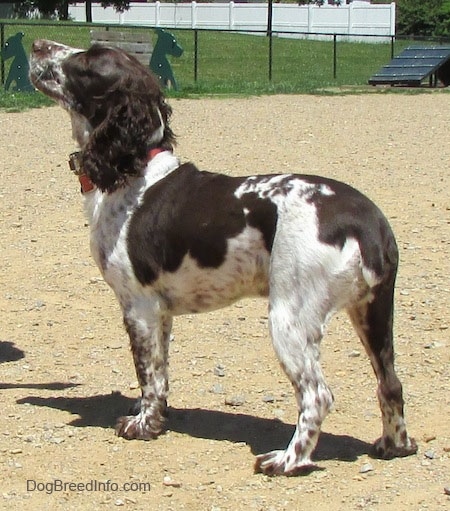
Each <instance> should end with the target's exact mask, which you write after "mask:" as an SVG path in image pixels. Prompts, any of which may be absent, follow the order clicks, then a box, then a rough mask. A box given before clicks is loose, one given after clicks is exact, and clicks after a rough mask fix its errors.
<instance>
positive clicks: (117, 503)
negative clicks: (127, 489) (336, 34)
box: [114, 499, 125, 506]
mask: <svg viewBox="0 0 450 511" xmlns="http://www.w3.org/2000/svg"><path fill="white" fill-rule="evenodd" d="M114 505H115V506H124V505H125V501H124V500H122V499H117V500H116V501H115V502H114Z"/></svg>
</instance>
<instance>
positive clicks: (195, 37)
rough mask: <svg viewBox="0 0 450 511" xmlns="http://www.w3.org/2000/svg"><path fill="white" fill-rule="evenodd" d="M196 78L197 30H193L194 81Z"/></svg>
mask: <svg viewBox="0 0 450 511" xmlns="http://www.w3.org/2000/svg"><path fill="white" fill-rule="evenodd" d="M197 78H198V30H197V29H195V30H194V82H195V83H197Z"/></svg>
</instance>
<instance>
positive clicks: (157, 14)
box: [155, 2, 161, 27]
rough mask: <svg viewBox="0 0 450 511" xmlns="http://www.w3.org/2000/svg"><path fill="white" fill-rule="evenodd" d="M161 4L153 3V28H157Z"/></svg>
mask: <svg viewBox="0 0 450 511" xmlns="http://www.w3.org/2000/svg"><path fill="white" fill-rule="evenodd" d="M160 9H161V2H155V27H159V20H160V15H161V13H160Z"/></svg>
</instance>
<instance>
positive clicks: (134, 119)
mask: <svg viewBox="0 0 450 511" xmlns="http://www.w3.org/2000/svg"><path fill="white" fill-rule="evenodd" d="M30 73H31V80H32V82H33V84H34V85H35V86H36V88H38V89H39V90H41V91H42V92H44V93H45V94H47V95H48V96H50V97H51V98H53V99H54V100H55V101H57V102H58V103H59V104H61V105H62V106H63V107H64V108H65V109H66V110H67V111H68V112H69V114H70V116H71V120H72V129H73V135H74V138H75V139H76V141H77V142H78V144H79V146H80V149H81V152H80V162H79V165H75V168H76V169H78V173H79V174H80V181H81V184H82V191H83V195H84V202H85V209H86V214H87V216H88V219H89V223H90V228H91V250H92V255H93V257H94V259H95V261H96V263H97V265H98V266H99V268H100V271H101V272H102V275H103V277H104V278H105V280H106V282H107V283H108V284H109V285H110V286H111V287H112V288H113V290H114V291H115V293H116V295H117V298H118V300H119V302H120V305H121V308H122V311H123V318H124V322H125V326H126V329H127V332H128V334H129V337H130V342H131V350H132V353H133V357H134V363H135V367H136V373H137V376H138V380H139V384H140V387H141V392H142V397H141V398H140V408H139V411H138V412H137V414H136V415H129V416H125V417H121V418H119V419H118V423H117V434H118V435H120V436H123V437H125V438H128V439H132V438H140V439H150V438H154V437H156V436H157V435H158V434H159V433H160V432H161V430H162V427H163V422H164V416H165V411H166V399H167V395H168V374H167V368H168V348H169V339H170V332H171V326H172V318H173V316H176V315H179V314H185V313H196V312H202V311H210V310H213V309H217V308H220V307H224V306H226V305H229V304H231V303H232V302H234V301H235V300H238V299H239V298H241V297H243V296H249V295H258V296H268V299H269V325H270V333H271V336H272V340H273V346H274V348H275V352H276V354H277V356H278V358H279V360H280V364H281V367H282V368H283V370H284V372H285V373H286V375H287V377H288V378H289V380H290V381H291V383H292V385H293V387H294V390H295V397H296V399H297V405H298V412H299V413H298V423H297V427H296V430H295V433H294V436H293V438H292V439H291V441H290V443H289V445H288V447H287V448H286V450H284V451H282V450H281V451H272V452H269V453H267V454H262V455H260V456H258V457H257V460H256V470H257V471H261V472H264V473H266V474H269V475H275V474H285V475H295V474H299V473H301V472H304V471H305V470H306V471H307V470H308V469H310V468H311V466H312V461H311V454H312V452H313V450H314V447H315V446H316V443H317V439H318V436H319V433H320V427H321V424H322V421H323V420H324V418H325V416H326V414H327V412H328V411H329V410H330V407H331V405H332V403H333V396H332V393H331V391H330V389H329V388H328V386H327V384H326V382H325V379H324V376H323V374H322V369H321V366H320V361H319V348H320V341H321V338H322V335H323V333H324V330H325V327H326V325H327V323H328V321H329V320H330V318H331V316H332V315H333V313H334V312H336V311H337V310H339V309H342V308H345V309H346V310H347V312H348V314H349V315H350V318H351V320H352V322H353V325H354V327H355V329H356V331H357V333H358V335H359V337H360V339H361V341H362V343H363V345H364V347H365V349H366V351H367V353H368V355H369V357H370V360H371V363H372V366H373V369H374V371H375V374H376V377H377V380H378V398H379V402H380V407H381V413H382V422H383V433H382V436H381V438H380V439H379V440H377V441H376V443H375V445H374V452H375V454H376V455H377V456H379V457H382V458H393V457H396V456H407V455H410V454H413V453H415V452H416V451H417V446H416V444H415V442H414V440H413V439H411V438H409V437H408V434H407V432H406V426H405V421H404V415H403V397H402V386H401V384H400V381H399V379H398V378H397V375H396V373H395V370H394V349H393V298H394V283H395V277H396V272H397V264H398V252H397V246H396V242H395V238H394V235H393V233H392V230H391V228H390V226H389V224H388V222H387V220H386V218H385V217H384V216H383V214H382V213H381V212H380V210H379V209H378V208H377V207H376V206H375V205H374V204H373V203H372V202H371V201H370V200H369V199H368V198H366V197H365V196H364V195H362V194H361V193H359V192H358V191H356V190H355V189H353V188H351V187H350V186H348V185H346V184H343V183H340V182H337V181H333V180H331V179H327V178H323V177H317V176H311V175H293V174H290V175H264V176H251V177H229V176H226V175H221V174H213V173H210V172H203V171H200V170H198V169H197V168H196V167H195V166H194V165H193V164H192V163H180V162H179V160H178V159H177V158H176V156H174V154H173V153H172V149H173V145H174V135H173V133H172V131H171V129H170V125H169V118H170V114H171V109H170V107H169V106H168V105H167V103H166V102H165V99H164V97H163V95H162V92H161V90H160V87H159V85H158V82H157V81H156V79H155V78H154V77H153V75H152V74H151V73H150V71H149V70H148V69H146V68H145V67H144V66H142V65H140V64H139V63H138V62H137V61H136V60H135V59H134V58H132V57H130V56H129V55H127V54H126V53H124V52H123V51H121V50H119V49H117V48H111V47H104V46H93V47H91V48H90V49H89V50H87V51H84V50H80V49H75V48H70V47H68V46H65V45H62V44H58V43H55V42H52V41H46V40H38V41H35V43H34V44H33V49H32V55H31V71H30Z"/></svg>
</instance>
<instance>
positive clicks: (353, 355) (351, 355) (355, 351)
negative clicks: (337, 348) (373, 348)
mask: <svg viewBox="0 0 450 511" xmlns="http://www.w3.org/2000/svg"><path fill="white" fill-rule="evenodd" d="M348 356H349V358H357V357H360V356H361V352H359V351H357V350H352V351H351V352H350V353H349V354H348Z"/></svg>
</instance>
